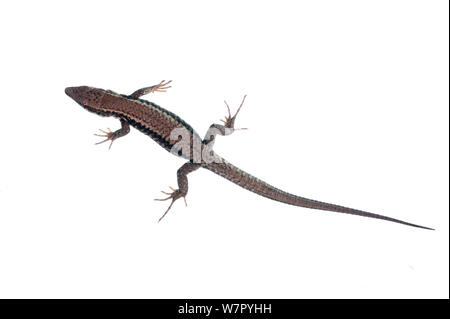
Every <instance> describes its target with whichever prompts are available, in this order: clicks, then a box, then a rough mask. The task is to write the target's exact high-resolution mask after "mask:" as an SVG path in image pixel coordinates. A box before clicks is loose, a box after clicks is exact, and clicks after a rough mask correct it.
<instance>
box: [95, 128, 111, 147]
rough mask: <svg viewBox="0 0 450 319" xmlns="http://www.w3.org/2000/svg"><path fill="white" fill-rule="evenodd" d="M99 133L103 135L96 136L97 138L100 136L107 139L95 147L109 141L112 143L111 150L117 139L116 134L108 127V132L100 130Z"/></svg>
mask: <svg viewBox="0 0 450 319" xmlns="http://www.w3.org/2000/svg"><path fill="white" fill-rule="evenodd" d="M99 131H100V132H102V133H103V134H94V135H95V136H100V137H106V139H104V140H103V141H100V142H98V143H95V145H98V144H102V143H105V142H107V141H111V143H110V144H109V149H111V146H112V143H113V142H114V140H115V139H116V134H115V132H113V131H111V129H110V128H109V127H108V131H104V130H102V129H100V130H99Z"/></svg>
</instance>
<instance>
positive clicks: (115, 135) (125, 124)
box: [94, 119, 130, 149]
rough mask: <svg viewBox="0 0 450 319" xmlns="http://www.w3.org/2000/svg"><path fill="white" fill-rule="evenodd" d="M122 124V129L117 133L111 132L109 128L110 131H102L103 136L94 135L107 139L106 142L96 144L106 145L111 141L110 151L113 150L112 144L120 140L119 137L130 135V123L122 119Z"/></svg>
mask: <svg viewBox="0 0 450 319" xmlns="http://www.w3.org/2000/svg"><path fill="white" fill-rule="evenodd" d="M120 123H121V125H122V127H121V128H120V129H118V130H117V131H114V132H113V131H111V130H110V129H109V128H108V131H104V130H100V132H102V133H103V134H94V135H95V136H101V137H106V139H105V140H103V141H100V142H98V143H95V144H96V145H98V144H102V143H105V142H107V141H111V143H110V144H109V149H111V146H112V143H113V142H114V141H115V140H116V139H118V138H119V137H122V136H125V135H127V134H128V133H130V124H128V122H127V121H125V120H124V119H121V120H120Z"/></svg>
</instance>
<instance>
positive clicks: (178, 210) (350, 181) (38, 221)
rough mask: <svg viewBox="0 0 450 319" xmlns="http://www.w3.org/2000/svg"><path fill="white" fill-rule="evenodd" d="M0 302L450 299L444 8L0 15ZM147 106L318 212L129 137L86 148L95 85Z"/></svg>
mask: <svg viewBox="0 0 450 319" xmlns="http://www.w3.org/2000/svg"><path fill="white" fill-rule="evenodd" d="M0 30H1V31H0V32H1V44H0V45H1V51H0V56H1V59H0V67H1V70H0V72H1V75H0V84H1V113H0V114H1V119H2V121H1V125H0V136H1V138H0V150H1V157H0V297H2V298H13V297H26V298H31V297H33V298H35V297H39V298H49V297H58V298H68V297H75V298H82V297H83V298H99V297H101V298H111V297H114V298H131V297H133V298H200V297H201V298H216V297H223V298H227V297H235V298H241V297H246V298H247V297H252V298H279V297H282V298H351V297H353V298H355V297H356V298H432V297H437V298H448V297H449V293H448V288H449V287H448V280H449V278H448V271H449V259H448V258H449V256H448V248H449V247H448V239H449V233H448V222H449V220H448V217H449V207H448V200H449V197H448V191H449V189H448V188H449V187H448V185H449V184H448V182H449V180H448V173H449V172H448V164H449V158H448V151H449V150H448V129H449V123H448V113H449V108H448V102H449V101H448V93H449V92H448V85H449V83H448V67H449V65H448V53H449V52H448V2H447V1H254V2H252V1H226V2H225V1H224V2H217V1H142V2H135V1H125V2H124V1H121V2H113V1H105V2H101V1H96V2H94V1H80V0H77V1H71V2H69V1H54V2H52V1H43V2H34V1H24V2H18V1H16V2H2V4H1V5H0ZM163 79H166V80H173V81H174V82H173V87H172V88H171V89H170V90H169V92H167V93H158V94H155V95H151V96H148V97H147V98H148V99H150V100H152V101H154V102H155V103H158V104H160V105H161V106H163V107H165V108H167V109H169V110H171V111H173V112H175V113H177V114H178V115H180V116H181V117H182V118H183V119H184V120H186V121H187V122H188V123H190V124H191V125H192V126H193V127H194V128H195V129H196V130H197V131H198V132H199V133H200V134H201V135H203V134H204V133H205V131H206V130H207V128H208V127H209V125H210V124H212V123H213V122H218V120H219V119H220V118H223V116H224V115H225V114H226V108H225V105H224V104H223V100H224V99H227V101H228V102H229V104H230V105H231V106H232V108H234V109H235V108H236V107H237V106H238V105H239V103H240V101H241V98H242V96H243V95H244V94H248V98H247V101H246V103H245V105H244V107H243V109H242V111H241V114H240V116H239V117H238V119H237V122H236V125H237V126H240V127H249V128H250V129H249V130H248V131H241V132H236V133H235V134H233V135H231V136H228V137H220V138H219V139H218V141H217V143H216V151H217V152H218V153H219V154H220V155H222V156H224V157H225V158H226V159H227V160H229V161H230V162H232V163H234V164H235V165H237V166H239V167H240V168H242V169H244V170H247V171H249V172H250V173H251V174H253V175H255V176H257V177H259V178H261V179H263V180H265V181H267V182H269V183H271V184H273V185H275V186H277V187H279V188H282V189H284V190H286V191H289V192H292V193H295V194H298V195H302V196H306V197H309V198H313V199H317V200H322V201H327V202H331V203H336V204H340V205H346V206H350V207H354V208H359V209H364V210H367V211H371V212H375V213H380V214H385V215H388V216H392V217H395V218H399V219H404V220H407V221H410V222H414V223H419V224H422V225H425V226H429V227H433V228H436V229H437V230H436V231H434V232H433V231H427V230H421V229H416V228H412V227H406V226H402V225H398V224H394V223H389V222H385V221H378V220H374V219H369V218H362V217H356V216H350V215H345V214H337V213H330V212H321V211H312V210H308V209H304V208H300V207H293V206H289V205H284V204H281V203H278V202H274V201H270V200H268V199H265V198H262V197H260V196H257V195H255V194H253V193H250V192H248V191H246V190H244V189H242V188H240V187H238V186H236V185H234V184H232V183H230V182H228V181H226V180H224V179H222V178H221V177H219V176H216V175H214V174H212V173H211V172H209V171H206V170H199V171H197V172H195V173H193V174H192V175H190V176H189V187H190V188H189V194H188V196H187V201H188V207H187V208H186V207H184V204H183V202H182V201H181V200H180V201H178V202H177V203H176V204H175V205H174V207H173V209H172V211H171V212H170V213H169V215H168V216H167V217H166V219H165V220H163V222H161V223H159V224H158V223H157V220H158V218H159V217H160V216H161V214H162V213H163V212H164V210H165V209H166V207H167V204H168V203H167V202H163V203H161V202H155V201H153V199H154V198H158V197H161V196H163V195H162V194H161V193H160V192H159V191H160V190H166V191H167V190H168V186H169V185H171V186H176V170H177V169H178V167H180V166H181V165H182V164H183V161H182V160H181V159H179V158H176V157H174V156H172V155H170V154H169V153H167V152H166V151H164V150H163V149H162V148H160V147H159V146H158V145H157V144H156V143H154V142H153V141H152V140H151V139H149V138H148V137H147V136H145V135H143V134H141V133H140V132H138V131H136V130H134V129H133V130H132V132H131V133H130V134H129V135H128V136H126V137H124V138H122V139H119V140H118V141H116V142H115V143H114V144H113V147H112V149H111V150H110V151H108V148H107V145H106V144H102V145H100V146H94V143H95V142H97V141H98V140H99V139H98V138H97V137H95V136H93V135H92V134H93V133H95V132H96V131H97V129H99V128H103V129H104V128H107V127H110V128H111V129H117V128H118V127H119V122H118V121H117V119H113V118H101V117H98V116H96V115H95V114H91V113H89V112H87V111H85V110H84V109H82V108H81V107H80V106H79V105H77V104H76V103H75V102H74V101H72V100H71V99H70V98H68V97H67V96H66V95H65V94H64V88H65V87H67V86H76V85H90V86H95V87H102V88H105V89H111V90H114V91H117V92H120V93H131V92H133V91H134V90H136V89H139V88H141V87H143V86H148V85H152V84H155V83H157V82H159V81H160V80H163Z"/></svg>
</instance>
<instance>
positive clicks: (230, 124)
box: [221, 95, 247, 130]
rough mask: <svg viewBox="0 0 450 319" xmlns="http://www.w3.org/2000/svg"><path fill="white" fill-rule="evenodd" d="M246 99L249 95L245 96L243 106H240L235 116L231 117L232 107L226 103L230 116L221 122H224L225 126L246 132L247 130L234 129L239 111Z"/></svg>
mask: <svg viewBox="0 0 450 319" xmlns="http://www.w3.org/2000/svg"><path fill="white" fill-rule="evenodd" d="M246 97H247V95H244V98H243V99H242V102H241V105H240V106H239V108H238V109H237V111H236V113H235V114H234V115H233V116H231V112H230V107H229V106H228V103H227V101H224V102H225V105H226V106H227V110H228V116H225V119H224V120H221V121H222V122H223V124H225V126H226V127H228V128H230V129H233V130H246V128H234V121H235V120H236V116H237V115H238V113H239V111H240V110H241V107H242V105H243V104H244V101H245V98H246Z"/></svg>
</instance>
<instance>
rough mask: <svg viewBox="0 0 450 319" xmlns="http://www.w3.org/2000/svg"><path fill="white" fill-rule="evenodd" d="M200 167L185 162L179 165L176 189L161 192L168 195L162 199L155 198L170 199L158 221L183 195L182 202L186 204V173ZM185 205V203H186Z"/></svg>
mask: <svg viewBox="0 0 450 319" xmlns="http://www.w3.org/2000/svg"><path fill="white" fill-rule="evenodd" d="M199 168H200V164H195V163H191V162H188V163H185V164H184V165H183V166H181V167H180V168H179V169H178V171H177V180H178V189H174V188H171V189H172V193H167V192H164V191H163V192H162V193H164V194H166V195H169V197H167V198H163V199H155V200H159V201H165V200H169V199H172V202H171V203H170V205H169V207H168V208H167V210H166V211H165V213H164V214H163V215H162V216H161V218H160V219H159V221H161V220H162V219H163V218H164V216H166V214H167V213H168V212H169V210H170V209H171V208H172V205H173V203H174V202H175V201H176V200H177V199H179V198H181V197H183V198H184V203H185V204H186V195H187V192H188V179H187V174H189V173H191V172H193V171H195V170H197V169H199ZM186 205H187V204H186Z"/></svg>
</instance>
